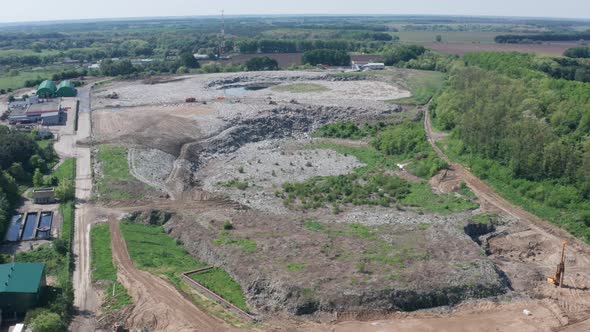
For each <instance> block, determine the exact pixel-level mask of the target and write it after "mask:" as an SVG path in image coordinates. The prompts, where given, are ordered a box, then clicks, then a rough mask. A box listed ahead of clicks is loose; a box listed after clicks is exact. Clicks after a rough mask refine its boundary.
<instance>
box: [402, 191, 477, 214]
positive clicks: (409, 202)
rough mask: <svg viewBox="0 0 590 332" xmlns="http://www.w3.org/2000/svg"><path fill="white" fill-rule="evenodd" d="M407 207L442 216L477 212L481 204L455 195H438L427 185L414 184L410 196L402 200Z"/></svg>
mask: <svg viewBox="0 0 590 332" xmlns="http://www.w3.org/2000/svg"><path fill="white" fill-rule="evenodd" d="M401 203H402V204H403V205H406V206H413V207H419V208H422V209H424V210H426V211H429V212H436V213H441V214H449V213H456V212H461V211H466V210H475V209H477V208H479V204H476V203H473V202H472V201H470V200H466V199H463V198H462V197H457V196H456V195H454V194H441V195H437V194H434V193H433V192H432V189H431V188H430V186H429V185H428V184H427V183H412V189H411V190H410V194H409V195H407V196H406V197H404V198H403V199H402V200H401Z"/></svg>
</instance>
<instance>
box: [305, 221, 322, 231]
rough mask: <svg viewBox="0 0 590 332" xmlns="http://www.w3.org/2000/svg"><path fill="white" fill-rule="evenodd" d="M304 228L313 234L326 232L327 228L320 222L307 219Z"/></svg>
mask: <svg viewBox="0 0 590 332" xmlns="http://www.w3.org/2000/svg"><path fill="white" fill-rule="evenodd" d="M303 227H305V229H307V230H309V231H312V232H325V231H326V228H325V227H324V225H322V223H320V222H319V221H316V220H314V219H307V220H306V221H305V223H304V224H303Z"/></svg>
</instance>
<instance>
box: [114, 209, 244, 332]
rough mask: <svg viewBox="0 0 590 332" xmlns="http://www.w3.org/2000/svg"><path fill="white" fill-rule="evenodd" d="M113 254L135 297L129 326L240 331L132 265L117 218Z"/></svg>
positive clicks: (175, 331)
mask: <svg viewBox="0 0 590 332" xmlns="http://www.w3.org/2000/svg"><path fill="white" fill-rule="evenodd" d="M109 227H110V233H111V246H112V251H113V258H114V261H115V263H116V264H117V268H118V276H119V280H120V281H121V283H122V284H123V286H125V288H127V290H128V291H129V294H130V295H131V297H132V298H133V303H134V308H133V311H132V313H131V316H130V317H129V318H128V319H127V324H126V326H127V327H128V328H131V329H132V330H133V331H138V330H141V329H143V328H144V327H145V328H148V330H149V331H174V332H178V331H187V332H188V331H203V332H206V331H240V330H239V329H236V328H234V327H231V326H230V325H229V324H227V323H225V322H223V321H221V320H219V319H217V318H214V317H212V316H211V315H209V314H207V313H205V312H203V311H201V309H199V308H198V307H196V306H195V304H194V303H192V302H191V301H190V300H188V299H187V298H185V297H184V296H183V295H182V294H181V293H180V292H179V291H178V290H177V289H176V288H174V286H172V285H171V284H170V283H169V282H167V281H165V280H164V279H162V278H160V277H157V276H155V275H153V274H151V273H149V272H146V271H141V270H139V269H137V268H136V267H135V265H133V262H132V261H131V258H130V257H129V252H128V251H127V245H126V243H125V240H124V238H123V235H122V233H121V229H120V227H119V222H118V221H117V218H116V217H114V216H111V217H110V218H109Z"/></svg>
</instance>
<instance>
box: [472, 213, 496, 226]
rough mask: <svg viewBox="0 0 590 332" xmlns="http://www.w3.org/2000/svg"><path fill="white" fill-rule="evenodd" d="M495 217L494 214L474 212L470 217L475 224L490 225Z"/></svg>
mask: <svg viewBox="0 0 590 332" xmlns="http://www.w3.org/2000/svg"><path fill="white" fill-rule="evenodd" d="M496 217H497V215H496V214H476V215H474V216H473V217H471V219H473V221H474V222H475V223H476V224H482V225H490V224H491V223H492V222H493V220H494V219H495V218H496Z"/></svg>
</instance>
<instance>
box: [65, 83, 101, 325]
mask: <svg viewBox="0 0 590 332" xmlns="http://www.w3.org/2000/svg"><path fill="white" fill-rule="evenodd" d="M79 93H80V96H79V97H80V101H81V102H80V114H79V120H78V132H77V133H76V135H75V136H74V137H73V138H70V139H68V140H66V142H69V144H70V148H71V151H70V152H71V155H73V156H76V158H77V160H76V218H75V221H74V242H73V244H72V250H73V252H74V265H75V267H74V276H73V283H74V307H75V309H76V311H77V314H76V316H75V317H74V320H73V321H72V325H71V326H70V329H71V330H72V331H84V332H85V331H94V329H95V324H96V323H95V312H96V308H97V298H96V293H95V292H94V289H93V287H92V282H91V279H90V227H91V224H92V217H91V215H90V214H89V206H88V203H87V201H88V199H90V196H91V193H92V171H91V167H92V166H91V160H90V149H89V148H86V147H79V146H76V145H75V143H76V142H77V141H79V140H83V139H86V138H88V137H89V136H90V131H91V129H90V128H91V124H90V104H89V88H84V89H80V92H79ZM62 148H66V147H62Z"/></svg>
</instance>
